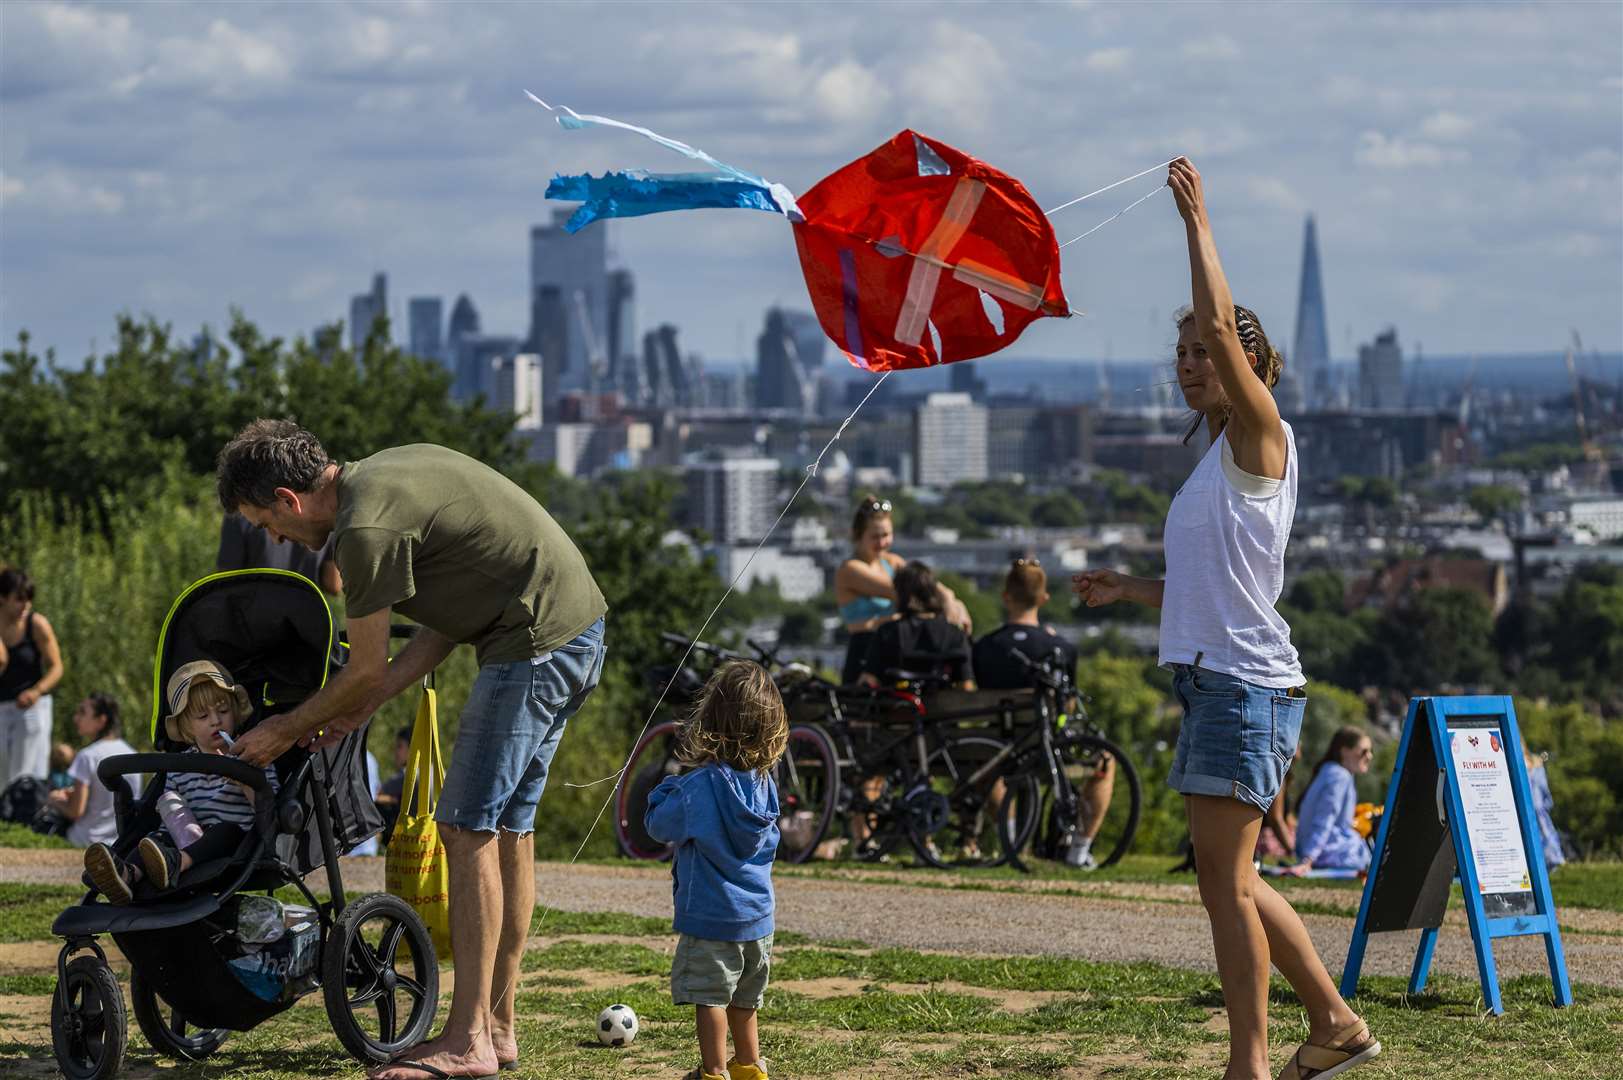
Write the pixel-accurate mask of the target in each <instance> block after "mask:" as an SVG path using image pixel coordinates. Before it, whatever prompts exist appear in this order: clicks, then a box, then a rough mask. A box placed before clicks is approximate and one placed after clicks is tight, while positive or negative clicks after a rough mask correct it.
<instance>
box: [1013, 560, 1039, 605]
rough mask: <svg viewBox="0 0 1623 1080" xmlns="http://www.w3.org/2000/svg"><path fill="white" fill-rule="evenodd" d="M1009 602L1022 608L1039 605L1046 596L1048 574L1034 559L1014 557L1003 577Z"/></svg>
mask: <svg viewBox="0 0 1623 1080" xmlns="http://www.w3.org/2000/svg"><path fill="white" fill-rule="evenodd" d="M1003 591H1004V592H1005V593H1007V594H1008V597H1009V602H1010V603H1012V604H1015V605H1017V606H1019V607H1023V608H1032V607H1039V606H1040V605H1041V604H1042V602H1043V600H1044V599H1046V598H1047V596H1048V575H1047V574H1045V573H1043V568H1042V567H1041V566H1040V565H1038V563H1037V560H1036V559H1016V560H1014V565H1012V566H1010V567H1009V575H1008V577H1006V578H1004V579H1003Z"/></svg>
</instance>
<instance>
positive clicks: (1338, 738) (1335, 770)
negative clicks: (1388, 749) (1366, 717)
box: [1290, 727, 1372, 875]
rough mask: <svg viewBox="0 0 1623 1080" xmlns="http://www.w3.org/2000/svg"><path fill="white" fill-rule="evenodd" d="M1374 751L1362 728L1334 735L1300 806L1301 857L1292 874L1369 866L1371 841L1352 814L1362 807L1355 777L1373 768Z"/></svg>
mask: <svg viewBox="0 0 1623 1080" xmlns="http://www.w3.org/2000/svg"><path fill="white" fill-rule="evenodd" d="M1371 756H1372V751H1371V748H1370V741H1369V736H1368V735H1366V734H1364V731H1363V729H1362V728H1356V727H1344V728H1341V729H1339V730H1338V731H1337V732H1336V733H1335V734H1334V735H1332V736H1331V737H1330V745H1329V747H1328V748H1327V749H1326V750H1325V751H1324V757H1323V758H1321V759H1319V763H1318V765H1317V766H1315V767H1314V769H1313V779H1312V780H1310V781H1309V782H1308V785H1307V791H1306V792H1304V793H1303V794H1302V802H1301V804H1300V805H1299V806H1298V807H1297V808H1296V858H1297V860H1298V861H1297V863H1296V865H1295V866H1293V867H1291V868H1290V872H1291V873H1293V874H1298V875H1300V874H1306V873H1307V872H1308V871H1309V870H1368V869H1369V845H1368V844H1366V843H1364V838H1363V837H1362V836H1360V835H1359V834H1358V830H1357V829H1356V828H1355V827H1354V826H1353V813H1354V811H1355V808H1356V807H1357V806H1358V786H1357V783H1356V781H1355V777H1357V776H1361V775H1362V774H1364V773H1367V772H1369V763H1370V758H1371Z"/></svg>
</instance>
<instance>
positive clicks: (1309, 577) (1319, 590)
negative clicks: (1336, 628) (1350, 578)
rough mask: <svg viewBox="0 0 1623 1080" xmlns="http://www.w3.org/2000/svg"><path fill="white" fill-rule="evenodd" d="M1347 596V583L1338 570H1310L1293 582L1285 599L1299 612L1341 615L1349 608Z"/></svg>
mask: <svg viewBox="0 0 1623 1080" xmlns="http://www.w3.org/2000/svg"><path fill="white" fill-rule="evenodd" d="M1346 596H1347V583H1346V581H1344V580H1343V579H1342V577H1341V575H1340V574H1338V573H1337V572H1336V571H1334V570H1309V571H1307V572H1306V573H1303V574H1298V575H1297V577H1296V580H1295V581H1293V582H1291V587H1290V590H1289V592H1287V593H1286V594H1285V599H1286V603H1288V604H1289V605H1290V606H1291V607H1293V608H1295V609H1296V610H1297V611H1299V612H1303V613H1312V612H1328V613H1330V614H1334V615H1340V614H1343V613H1344V612H1345V611H1346V610H1347V600H1346Z"/></svg>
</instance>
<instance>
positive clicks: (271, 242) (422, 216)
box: [0, 3, 1623, 365]
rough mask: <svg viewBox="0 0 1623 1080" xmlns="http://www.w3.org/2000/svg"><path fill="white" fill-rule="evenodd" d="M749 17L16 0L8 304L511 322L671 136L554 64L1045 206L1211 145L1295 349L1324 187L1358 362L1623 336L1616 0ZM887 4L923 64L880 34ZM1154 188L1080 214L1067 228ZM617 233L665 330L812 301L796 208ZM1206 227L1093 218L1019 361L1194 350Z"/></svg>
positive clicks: (53, 330) (44, 335) (2, 306)
mask: <svg viewBox="0 0 1623 1080" xmlns="http://www.w3.org/2000/svg"><path fill="white" fill-rule="evenodd" d="M724 8H725V5H718V6H717V7H716V9H715V10H714V12H713V14H715V15H717V18H715V19H713V20H707V21H709V22H714V23H715V24H716V25H717V26H720V27H722V29H714V28H710V29H706V30H704V31H703V32H702V33H700V32H699V29H698V26H697V24H696V23H694V22H693V21H692V20H691V19H690V18H688V17H687V15H686V14H684V13H683V12H682V11H681V10H674V11H673V10H672V9H668V8H660V7H636V6H631V5H627V6H625V7H617V8H611V9H603V10H598V9H593V8H588V7H580V6H569V5H557V6H548V7H546V8H521V7H504V8H491V7H463V8H458V7H451V6H445V5H435V4H427V3H417V4H403V5H398V6H395V7H389V8H378V7H368V6H360V5H324V6H321V7H283V8H261V7H232V8H228V9H217V8H208V7H202V6H163V7H157V6H153V7H145V8H131V7H115V6H105V5H88V4H85V5H73V6H68V5H61V4H8V5H5V6H4V8H3V9H0V21H3V26H0V29H3V31H4V32H3V33H0V52H3V63H0V107H3V109H4V111H5V114H6V119H7V123H5V124H4V125H0V173H3V175H0V200H3V204H0V205H3V213H0V334H3V335H4V336H5V337H6V338H7V340H8V342H9V341H11V340H14V337H15V334H16V332H17V331H18V330H20V329H24V328H26V329H28V330H29V331H30V332H31V333H32V334H33V335H34V340H35V342H36V343H37V345H38V346H40V347H41V348H44V347H47V346H55V347H56V348H57V349H58V351H59V354H60V358H61V360H62V362H63V363H65V364H70V365H71V364H76V363H77V362H78V361H79V360H80V359H81V358H82V356H83V355H84V353H85V352H86V350H87V349H88V347H89V345H90V342H91V340H92V339H99V340H101V341H103V342H105V341H107V340H109V339H110V337H111V335H112V330H113V316H114V315H115V314H116V313H117V312H118V311H121V310H132V311H134V312H136V313H143V312H151V313H152V314H154V315H156V316H157V317H158V318H160V319H163V320H165V321H169V322H172V323H173V324H174V325H175V326H176V327H177V328H178V329H179V330H180V331H181V332H182V333H184V334H187V335H190V334H191V333H192V332H193V331H195V330H196V329H198V328H199V327H201V326H202V325H204V324H207V325H209V326H211V327H213V328H214V329H215V330H216V332H218V331H219V330H221V329H223V327H224V325H225V323H226V321H227V318H228V309H229V308H230V306H232V305H237V306H240V307H241V308H242V309H243V310H244V311H245V312H246V313H247V315H248V316H249V317H250V318H252V319H254V320H255V321H256V322H258V323H259V324H260V325H261V326H262V327H264V328H265V329H266V330H268V331H270V332H273V333H277V334H282V335H286V336H292V335H294V334H298V333H308V328H309V327H311V326H314V325H317V324H320V323H325V322H329V321H332V320H334V319H337V318H340V317H343V316H344V315H345V309H346V301H347V299H348V298H349V297H350V296H353V295H355V293H356V292H357V291H358V288H359V287H360V286H361V285H363V284H364V283H365V282H366V281H367V280H369V278H370V275H371V274H373V273H374V272H376V271H379V270H382V271H385V272H387V273H388V274H389V275H390V276H391V277H392V278H393V279H394V283H395V286H396V290H397V291H396V296H397V297H417V296H439V297H442V298H443V301H444V302H445V303H447V304H449V303H451V302H452V299H453V298H455V297H458V296H461V295H463V294H467V295H469V296H470V297H472V298H473V300H474V302H475V303H476V304H477V305H478V307H479V309H480V311H481V312H482V314H483V316H484V322H485V324H486V327H487V332H494V333H499V334H503V335H515V336H519V337H521V338H522V337H523V336H524V335H525V333H526V330H527V328H529V326H530V321H531V320H530V314H531V304H532V302H533V297H532V296H531V295H530V286H531V284H532V282H531V281H530V280H529V275H528V274H527V273H526V271H527V269H528V267H527V265H526V263H527V258H528V255H529V251H528V247H527V242H526V240H527V237H528V235H529V230H530V229H531V228H532V227H534V226H537V225H544V224H546V223H548V222H550V220H551V218H552V213H553V210H554V209H555V208H556V207H557V205H558V204H552V203H548V202H546V201H545V200H544V199H543V198H542V191H543V189H544V187H545V181H546V179H547V178H548V177H549V176H550V175H551V174H552V173H553V172H570V171H576V170H593V171H601V170H603V169H605V168H613V167H635V166H641V167H648V168H654V169H670V168H680V167H681V166H680V164H679V160H680V159H670V160H667V159H666V157H665V156H663V155H660V154H659V152H658V151H657V150H650V149H649V148H646V146H645V145H644V144H640V143H639V141H638V140H635V139H631V138H630V137H628V136H617V135H614V134H605V133H601V132H597V133H565V132H562V131H561V130H559V129H558V128H557V127H556V125H555V124H553V123H552V121H551V120H550V118H549V117H548V115H547V114H546V113H545V112H544V111H542V110H541V109H539V108H537V107H536V106H534V105H532V104H530V103H529V102H527V101H525V100H524V99H523V96H522V90H523V89H524V88H526V87H528V88H531V89H535V90H537V91H539V92H543V96H546V97H547V98H548V100H551V101H554V102H555V103H557V102H561V103H564V104H569V105H572V106H574V107H576V108H578V109H581V110H586V111H595V112H600V113H603V114H606V115H610V116H614V117H616V118H619V119H623V120H626V121H628V122H633V123H643V124H647V125H649V126H651V127H653V128H655V129H656V130H659V131H661V132H663V133H665V134H669V135H672V136H673V137H677V138H682V139H685V140H687V141H690V142H692V143H694V144H696V145H699V146H702V147H704V148H705V149H707V150H709V151H711V152H712V153H715V154H716V155H717V156H719V157H721V158H723V159H726V160H731V161H734V162H736V163H739V164H741V165H743V166H745V167H748V168H751V169H753V170H755V171H758V172H760V173H762V174H764V175H767V176H770V177H772V178H773V179H776V180H781V181H782V182H784V183H787V184H788V185H789V186H790V187H791V188H793V189H795V190H797V191H805V190H806V189H807V188H808V187H810V185H811V184H812V183H814V182H815V181H816V180H818V179H820V178H821V177H822V176H823V175H826V174H827V173H828V172H830V171H832V170H833V169H835V168H837V167H838V166H839V165H841V164H843V163H844V162H846V161H848V160H851V159H852V158H854V157H857V156H859V155H861V154H863V153H865V152H867V151H868V150H869V149H871V148H872V147H873V146H875V145H877V144H878V143H879V142H880V141H882V140H883V139H885V138H887V137H888V136H889V135H890V134H892V133H893V132H894V131H895V130H897V129H899V128H901V127H903V126H912V127H915V128H917V129H919V130H922V131H925V132H927V133H929V134H932V135H935V136H937V137H940V138H942V139H945V140H947V141H949V142H951V143H953V144H954V145H957V146H959V147H961V148H963V149H965V150H966V151H968V152H970V153H973V154H975V155H977V156H980V157H983V158H984V159H986V160H988V161H989V162H991V163H992V164H994V165H997V166H998V167H1000V168H1004V169H1006V170H1007V171H1009V172H1011V173H1012V174H1013V175H1015V176H1017V177H1019V178H1020V179H1021V180H1023V181H1024V182H1025V183H1026V184H1027V185H1028V187H1030V189H1031V190H1032V191H1033V193H1034V194H1035V195H1036V197H1037V198H1038V201H1039V202H1040V203H1042V204H1044V205H1055V204H1057V203H1058V202H1061V201H1063V200H1065V199H1068V198H1071V197H1072V196H1074V195H1076V194H1077V193H1078V192H1081V191H1087V190H1091V189H1092V188H1094V187H1097V186H1100V185H1101V184H1104V183H1109V182H1110V181H1113V180H1115V179H1118V178H1119V177H1121V176H1125V175H1128V174H1130V173H1133V172H1136V171H1138V170H1139V169H1142V168H1144V167H1146V166H1148V165H1151V164H1154V163H1155V162H1156V161H1160V160H1164V159H1165V158H1166V157H1168V156H1171V154H1172V153H1175V152H1179V151H1182V152H1188V153H1189V154H1191V156H1192V157H1193V158H1194V160H1195V161H1196V164H1197V165H1198V166H1199V167H1200V168H1201V169H1202V172H1203V174H1204V175H1205V176H1206V178H1207V185H1208V190H1209V194H1210V200H1211V205H1212V214H1213V221H1214V228H1215V230H1216V233H1217V238H1218V241H1219V245H1220V248H1221V250H1222V252H1223V254H1224V258H1225V263H1226V266H1227V268H1228V270H1229V274H1230V277H1231V279H1232V281H1233V284H1234V290H1235V294H1236V298H1237V300H1239V302H1241V303H1244V304H1246V305H1247V306H1250V307H1253V308H1254V309H1255V310H1257V312H1258V314H1259V315H1260V316H1261V318H1262V320H1263V322H1264V324H1265V326H1266V327H1267V329H1268V331H1269V333H1270V336H1271V337H1272V338H1274V340H1276V341H1281V342H1285V341H1290V340H1291V338H1292V333H1293V330H1294V327H1293V325H1292V314H1293V312H1294V308H1295V305H1296V301H1297V286H1298V274H1299V259H1298V253H1299V250H1300V248H1299V243H1300V237H1301V230H1302V227H1303V221H1304V219H1305V217H1306V215H1307V214H1309V213H1312V214H1313V215H1314V216H1315V218H1316V221H1317V226H1318V244H1319V248H1320V255H1321V259H1322V262H1323V267H1324V278H1325V283H1326V292H1327V305H1328V309H1329V316H1330V322H1329V326H1328V331H1329V339H1330V341H1329V344H1330V353H1331V355H1332V356H1333V357H1335V358H1337V359H1346V358H1349V357H1351V356H1352V355H1353V354H1354V352H1355V349H1356V347H1357V344H1358V343H1359V342H1365V341H1368V340H1370V339H1371V338H1372V337H1373V336H1374V335H1375V334H1377V333H1379V332H1380V331H1381V330H1382V329H1384V328H1385V327H1386V326H1388V325H1395V326H1397V327H1398V328H1399V330H1400V332H1401V333H1402V335H1403V339H1404V340H1405V341H1406V342H1415V343H1424V345H1425V347H1426V350H1427V352H1428V353H1431V352H1450V353H1466V352H1472V351H1477V352H1485V353H1509V352H1519V351H1528V352H1531V351H1544V350H1546V349H1550V348H1558V347H1559V346H1560V343H1561V342H1562V341H1563V340H1564V339H1565V336H1566V334H1567V328H1568V327H1569V326H1570V327H1577V328H1578V329H1579V330H1580V331H1581V332H1582V333H1583V335H1584V339H1585V341H1586V342H1591V343H1593V345H1594V347H1597V348H1600V349H1602V350H1603V351H1615V350H1616V349H1618V348H1619V347H1623V311H1620V305H1619V304H1618V303H1617V297H1618V296H1619V295H1620V294H1623V212H1620V209H1619V207H1620V204H1623V186H1620V184H1623V181H1620V175H1623V135H1620V129H1623V73H1620V70H1619V68H1620V65H1619V61H1618V50H1617V48H1616V45H1617V43H1618V42H1619V41H1620V39H1623V17H1620V15H1619V11H1618V10H1617V9H1616V8H1615V7H1610V6H1602V5H1588V6H1585V5H1574V6H1547V5H1546V6H1527V5H1486V6H1481V5H1458V6H1443V7H1437V6H1427V7H1423V8H1411V7H1406V6H1397V5H1360V6H1347V5H1336V6H1330V5H1321V6H1314V7H1311V8H1308V7H1296V8H1290V9H1285V10H1287V11H1288V15H1286V16H1283V17H1282V16H1281V15H1280V14H1279V12H1280V11H1281V9H1278V8H1267V7H1237V8H1224V9H1222V10H1218V9H1215V8H1199V7H1193V8H1191V7H1177V8H1174V7H1170V6H1168V7H1151V8H1128V7H1121V6H1116V5H1108V4H1101V5H1086V6H1074V7H1059V6H1051V7H1043V8H1031V9H1015V10H1012V11H1011V10H1009V9H1006V8H989V7H962V8H953V9H949V10H947V11H946V12H944V13H942V14H940V15H938V16H936V17H932V18H931V19H929V20H926V21H923V22H919V21H918V20H917V19H916V18H914V17H913V16H910V15H909V14H908V12H907V9H905V8H901V7H897V6H878V7H870V8H865V9H864V12H863V14H862V17H861V20H865V23H864V25H868V26H869V27H870V32H867V33H863V34H858V33H857V32H856V30H857V26H858V22H859V21H861V20H858V16H857V14H856V13H855V11H854V10H852V9H843V8H838V7H835V8H822V9H797V10H796V11H794V12H789V13H785V15H784V17H783V18H782V19H780V20H778V21H777V22H776V23H775V24H774V26H773V28H772V29H770V30H754V29H747V28H741V27H748V26H750V25H751V24H752V21H751V20H749V19H747V18H729V17H727V16H728V11H727V10H723V9H724ZM746 10H747V9H740V10H739V12H736V13H735V14H742V13H743V12H744V11H746ZM904 26H905V27H907V30H906V31H905V32H904V29H903V27H904ZM890 31H895V33H896V34H900V35H903V36H907V37H909V38H910V39H913V40H916V41H917V45H918V47H917V49H916V50H914V52H916V53H917V55H913V53H912V52H910V53H908V54H907V55H900V56H898V55H896V54H895V53H894V51H893V50H891V49H889V47H888V46H884V45H883V42H884V41H886V40H888V39H889V36H894V35H890ZM864 41H869V42H871V44H863V43H862V42H864ZM1506 71H1513V72H1514V73H1515V75H1514V81H1513V84H1511V85H1507V84H1506V80H1505V77H1504V72H1506ZM947 72H950V73H951V75H950V77H944V75H943V73H947ZM1017 74H1018V77H1016V76H1017ZM1284 90H1288V91H1289V92H1281V91H1284ZM1157 182H1158V179H1157V177H1155V176H1153V175H1152V176H1150V177H1146V178H1144V179H1142V180H1139V181H1136V182H1134V183H1133V184H1129V185H1125V186H1124V187H1122V188H1120V189H1117V190H1116V191H1113V192H1109V193H1107V194H1106V195H1103V196H1101V197H1099V198H1097V199H1095V200H1093V201H1091V202H1089V203H1085V204H1083V205H1082V206H1080V207H1076V208H1074V209H1072V210H1069V211H1066V212H1065V213H1064V214H1062V215H1060V216H1059V217H1058V218H1056V227H1057V229H1058V231H1059V233H1060V234H1061V239H1067V238H1069V237H1070V236H1072V235H1076V234H1078V233H1080V232H1082V231H1085V229H1086V228H1088V227H1091V226H1092V225H1093V224H1094V223H1096V222H1098V221H1100V220H1103V219H1104V218H1105V217H1107V216H1109V214H1111V213H1113V212H1114V211H1115V210H1117V209H1119V208H1120V207H1121V206H1123V205H1125V204H1126V203H1127V202H1129V201H1131V200H1132V199H1133V198H1136V197H1138V195H1139V194H1142V193H1144V192H1146V191H1149V190H1153V189H1154V187H1155V186H1156V183H1157ZM614 224H615V228H614V232H613V233H612V237H611V239H610V240H609V241H608V243H609V246H610V248H611V251H610V258H611V261H612V262H613V263H614V264H615V265H619V266H624V267H628V268H630V269H632V270H633V271H634V272H635V273H636V275H637V305H638V319H639V322H640V324H641V325H644V326H654V325H659V324H661V323H671V324H674V325H676V326H678V327H680V328H681V332H682V340H683V347H684V348H685V349H688V350H691V351H693V352H697V353H699V354H701V355H704V356H705V357H707V358H713V359H715V360H719V361H728V362H736V361H739V360H748V359H749V358H750V357H751V355H752V353H753V349H752V347H751V346H752V344H753V339H754V336H755V334H756V332H757V330H758V328H759V326H760V319H761V315H762V312H764V311H765V310H766V309H768V308H769V307H772V306H774V305H777V306H782V307H784V308H787V309H790V310H800V309H803V308H804V307H805V306H806V305H805V299H804V297H805V293H804V286H803V284H802V283H801V281H800V275H799V270H798V266H797V263H796V259H795V255H794V245H793V242H792V239H791V237H790V235H789V233H788V231H787V229H785V228H784V227H783V225H782V222H778V221H773V220H771V219H770V218H768V217H766V216H765V215H762V216H760V217H759V218H758V219H757V218H756V217H755V216H753V215H726V214H715V213H710V214H707V215H705V216H699V215H669V216H667V217H665V218H663V219H659V218H651V219H643V220H638V221H634V222H628V223H614ZM602 227H603V226H602V225H596V226H592V228H602ZM1181 247H1182V234H1181V229H1180V228H1179V227H1178V224H1177V222H1176V219H1175V216H1174V215H1173V213H1172V209H1171V204H1170V200H1167V199H1165V198H1159V199H1152V200H1150V201H1149V202H1147V203H1146V204H1145V205H1144V206H1142V207H1140V208H1139V209H1137V210H1135V211H1134V212H1133V213H1132V214H1130V215H1127V216H1125V217H1123V218H1122V219H1121V220H1119V221H1117V222H1115V223H1113V224H1112V225H1111V226H1110V227H1109V228H1108V229H1105V230H1103V231H1101V232H1100V233H1098V234H1097V235H1096V236H1094V237H1090V238H1089V240H1088V241H1086V242H1084V243H1082V244H1078V245H1076V246H1075V247H1072V248H1068V249H1067V250H1066V253H1065V254H1066V263H1065V266H1066V286H1067V290H1068V292H1069V294H1070V296H1071V298H1072V302H1073V306H1074V307H1075V308H1077V309H1078V310H1081V311H1084V312H1086V313H1087V314H1086V315H1084V317H1082V318H1081V319H1078V320H1070V321H1054V322H1053V323H1052V324H1051V325H1050V324H1039V325H1038V326H1036V327H1033V328H1032V330H1031V331H1029V332H1028V333H1027V334H1026V336H1025V337H1024V338H1022V340H1021V341H1020V342H1019V343H1018V344H1017V345H1016V346H1015V347H1014V348H1013V349H1011V350H1009V352H1010V353H1011V354H1014V355H1019V356H1023V357H1044V356H1049V357H1061V358H1081V359H1111V358H1135V359H1136V358H1151V357H1156V356H1161V355H1165V354H1167V352H1168V350H1169V343H1170V341H1171V339H1172V337H1173V336H1174V331H1173V330H1172V328H1171V327H1170V326H1169V325H1168V324H1169V322H1170V316H1171V313H1172V311H1173V310H1175V309H1176V308H1177V307H1178V306H1179V305H1180V303H1181V302H1182V294H1183V293H1184V292H1185V291H1186V290H1187V275H1188V270H1187V261H1186V259H1185V258H1184V256H1183V253H1182V251H1181ZM390 314H391V316H393V321H394V323H395V328H396V329H395V336H396V339H397V340H404V338H405V334H404V332H403V331H404V321H403V318H402V316H403V315H404V311H391V312H390ZM594 322H597V318H596V317H594ZM593 329H594V330H600V329H602V324H601V323H600V322H598V323H597V325H595V326H594V327H593Z"/></svg>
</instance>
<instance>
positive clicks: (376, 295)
mask: <svg viewBox="0 0 1623 1080" xmlns="http://www.w3.org/2000/svg"><path fill="white" fill-rule="evenodd" d="M388 317H389V277H388V275H387V274H382V273H378V274H373V275H372V291H371V292H364V293H358V294H356V295H355V296H352V297H350V298H349V347H350V348H351V349H353V350H354V351H356V352H360V351H361V348H362V347H363V346H365V345H366V339H367V337H368V336H370V335H371V333H372V324H373V323H374V322H376V321H378V320H379V319H387V318H388Z"/></svg>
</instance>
